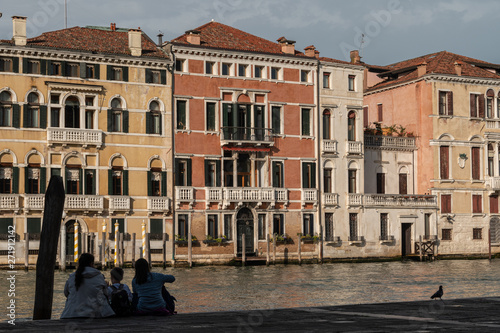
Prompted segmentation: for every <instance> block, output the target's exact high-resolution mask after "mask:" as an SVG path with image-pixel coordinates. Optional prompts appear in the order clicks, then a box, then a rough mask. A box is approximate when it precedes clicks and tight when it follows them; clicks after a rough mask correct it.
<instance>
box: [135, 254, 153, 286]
mask: <svg viewBox="0 0 500 333" xmlns="http://www.w3.org/2000/svg"><path fill="white" fill-rule="evenodd" d="M149 275H150V273H149V264H148V262H147V260H146V259H144V258H141V259H137V260H136V262H135V276H134V279H135V283H137V284H143V283H146V281H147V280H148V277H149Z"/></svg>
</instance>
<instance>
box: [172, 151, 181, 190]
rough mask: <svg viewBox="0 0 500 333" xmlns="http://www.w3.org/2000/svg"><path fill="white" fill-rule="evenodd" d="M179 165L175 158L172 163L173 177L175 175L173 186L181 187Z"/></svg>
mask: <svg viewBox="0 0 500 333" xmlns="http://www.w3.org/2000/svg"><path fill="white" fill-rule="evenodd" d="M179 163H180V160H179V159H178V158H176V159H175V162H174V175H175V184H174V186H181V184H182V179H181V174H180V172H179Z"/></svg>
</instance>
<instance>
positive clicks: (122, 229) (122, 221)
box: [111, 219, 125, 234]
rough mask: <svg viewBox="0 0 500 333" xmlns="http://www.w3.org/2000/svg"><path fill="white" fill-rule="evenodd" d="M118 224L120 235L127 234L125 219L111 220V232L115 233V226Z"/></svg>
mask: <svg viewBox="0 0 500 333" xmlns="http://www.w3.org/2000/svg"><path fill="white" fill-rule="evenodd" d="M116 223H118V233H120V234H124V233H125V219H111V232H112V233H113V234H114V233H115V224H116Z"/></svg>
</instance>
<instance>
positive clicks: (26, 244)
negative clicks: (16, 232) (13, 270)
mask: <svg viewBox="0 0 500 333" xmlns="http://www.w3.org/2000/svg"><path fill="white" fill-rule="evenodd" d="M56 255H57V248H56ZM29 266H30V234H29V232H26V233H24V269H25V270H28V269H29Z"/></svg>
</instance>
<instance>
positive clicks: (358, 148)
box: [346, 141, 363, 154]
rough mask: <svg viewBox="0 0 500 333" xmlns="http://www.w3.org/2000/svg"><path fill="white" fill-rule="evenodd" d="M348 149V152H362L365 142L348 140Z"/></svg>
mask: <svg viewBox="0 0 500 333" xmlns="http://www.w3.org/2000/svg"><path fill="white" fill-rule="evenodd" d="M346 149H347V153H348V154H362V153H363V144H362V143H361V142H358V141H347V148H346Z"/></svg>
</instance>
